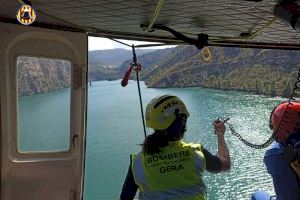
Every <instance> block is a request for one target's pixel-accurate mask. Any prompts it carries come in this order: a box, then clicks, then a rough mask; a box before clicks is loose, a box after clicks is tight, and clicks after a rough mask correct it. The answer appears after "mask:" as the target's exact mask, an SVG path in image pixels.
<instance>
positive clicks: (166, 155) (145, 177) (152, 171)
mask: <svg viewBox="0 0 300 200" xmlns="http://www.w3.org/2000/svg"><path fill="white" fill-rule="evenodd" d="M131 159H132V162H131V163H132V165H131V168H132V172H133V176H134V180H135V183H136V184H137V185H138V186H139V189H140V199H146V200H147V199H151V200H156V199H157V200H158V199H159V200H161V199H178V200H179V199H180V200H202V199H204V196H205V195H206V187H205V185H204V183H203V181H202V174H203V172H204V170H205V165H206V163H205V158H204V155H203V152H202V147H201V145H199V144H185V143H183V142H182V141H177V142H173V143H172V144H171V145H169V146H168V147H165V148H163V149H162V152H161V153H158V154H154V155H145V154H143V153H139V154H137V155H136V156H135V155H132V157H131Z"/></svg>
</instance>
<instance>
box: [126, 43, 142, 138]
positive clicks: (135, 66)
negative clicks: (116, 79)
mask: <svg viewBox="0 0 300 200" xmlns="http://www.w3.org/2000/svg"><path fill="white" fill-rule="evenodd" d="M131 47H132V55H133V56H132V60H133V61H132V63H130V65H129V68H128V69H127V71H126V73H125V75H124V77H123V79H122V81H121V85H122V86H123V87H126V85H127V84H128V80H129V79H130V74H131V71H132V69H133V70H134V71H135V73H136V82H137V87H138V93H139V100H140V107H141V114H142V123H143V129H144V136H145V138H146V137H147V133H146V126H145V119H144V110H143V101H142V92H141V87H140V78H139V72H140V71H141V70H142V66H141V65H140V64H139V63H138V62H137V58H136V53H135V46H134V45H132V46H131Z"/></svg>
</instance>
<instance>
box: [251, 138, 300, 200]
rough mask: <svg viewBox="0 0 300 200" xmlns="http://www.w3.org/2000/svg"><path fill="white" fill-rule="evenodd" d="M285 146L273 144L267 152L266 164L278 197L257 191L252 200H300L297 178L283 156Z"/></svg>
mask: <svg viewBox="0 0 300 200" xmlns="http://www.w3.org/2000/svg"><path fill="white" fill-rule="evenodd" d="M282 152H283V146H282V145H281V144H279V143H273V145H272V148H271V149H269V150H267V151H266V153H265V157H264V162H265V165H266V168H267V171H268V173H269V174H270V175H271V176H272V178H273V184H274V189H275V192H276V197H275V196H273V197H272V196H271V195H270V194H268V193H267V192H265V191H256V192H255V193H254V194H253V195H252V198H251V200H300V198H299V189H300V188H299V186H298V183H297V176H296V174H295V173H294V171H293V170H292V168H291V167H290V165H289V161H287V160H286V159H285V158H284V157H283V156H282Z"/></svg>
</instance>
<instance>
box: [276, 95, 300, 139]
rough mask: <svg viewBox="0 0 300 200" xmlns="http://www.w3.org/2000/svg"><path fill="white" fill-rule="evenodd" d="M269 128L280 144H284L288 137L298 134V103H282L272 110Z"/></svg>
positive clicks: (299, 107) (299, 128)
mask: <svg viewBox="0 0 300 200" xmlns="http://www.w3.org/2000/svg"><path fill="white" fill-rule="evenodd" d="M287 108H288V109H287ZM270 128H271V129H272V130H273V134H275V137H276V139H277V140H278V141H280V142H282V143H285V141H286V140H287V139H288V137H289V136H290V135H292V134H294V133H296V132H298V131H299V130H300V102H296V101H292V102H291V103H289V102H283V103H281V104H280V105H279V106H277V107H276V108H274V110H273V111H272V113H271V116H270ZM299 133H300V132H299Z"/></svg>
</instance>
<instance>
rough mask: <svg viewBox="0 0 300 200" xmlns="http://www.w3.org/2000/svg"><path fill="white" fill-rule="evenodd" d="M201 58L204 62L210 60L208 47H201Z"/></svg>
mask: <svg viewBox="0 0 300 200" xmlns="http://www.w3.org/2000/svg"><path fill="white" fill-rule="evenodd" d="M201 58H202V60H203V61H205V62H211V52H210V50H209V48H208V47H203V49H202V51H201Z"/></svg>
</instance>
